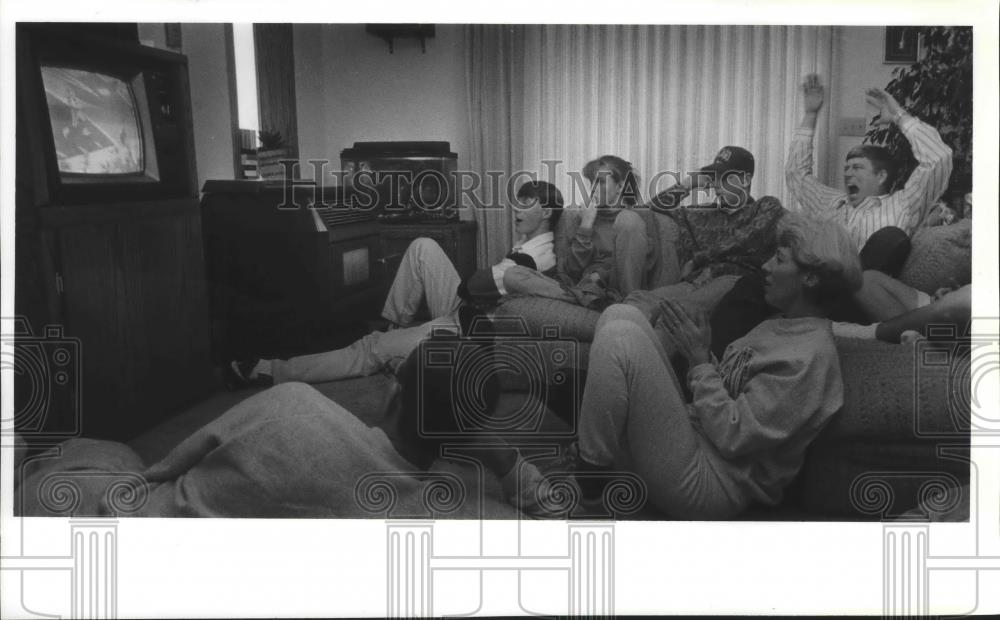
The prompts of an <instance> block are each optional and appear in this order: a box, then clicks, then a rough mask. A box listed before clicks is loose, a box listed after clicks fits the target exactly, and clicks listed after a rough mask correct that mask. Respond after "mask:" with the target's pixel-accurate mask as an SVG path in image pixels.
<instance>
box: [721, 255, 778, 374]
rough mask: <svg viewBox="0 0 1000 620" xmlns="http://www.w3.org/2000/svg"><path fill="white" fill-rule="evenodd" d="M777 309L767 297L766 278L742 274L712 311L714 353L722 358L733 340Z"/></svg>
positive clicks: (746, 332)
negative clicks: (765, 295)
mask: <svg viewBox="0 0 1000 620" xmlns="http://www.w3.org/2000/svg"><path fill="white" fill-rule="evenodd" d="M776 312H777V310H775V309H774V308H772V307H771V306H770V304H768V303H767V301H766V300H765V299H764V278H763V277H761V276H760V275H748V276H743V277H742V278H740V279H739V280H737V281H736V284H735V285H733V287H732V288H731V289H730V290H729V292H728V293H726V294H725V295H723V297H722V299H721V300H720V301H719V303H718V304H716V306H715V309H714V310H712V312H711V313H710V314H709V321H710V324H711V327H712V353H714V354H715V357H717V358H719V359H722V356H723V354H724V353H725V352H726V347H728V346H729V343H730V342H732V341H734V340H736V339H737V338H742V337H743V336H746V335H747V334H748V333H749V332H750V330H751V329H753V328H754V327H756V326H757V325H759V324H760V323H762V322H763V321H765V320H766V319H768V318H769V317H770V316H772V315H773V314H774V313H776Z"/></svg>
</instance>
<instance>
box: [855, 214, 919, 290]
mask: <svg viewBox="0 0 1000 620" xmlns="http://www.w3.org/2000/svg"><path fill="white" fill-rule="evenodd" d="M911 247H912V246H911V244H910V237H909V235H907V234H906V233H905V232H903V229H901V228H897V227H895V226H886V227H885V228H880V229H878V230H876V231H875V232H874V233H872V236H871V237H868V241H866V242H865V246H864V247H863V248H861V252H860V254H859V257H860V258H861V267H862V268H863V269H876V270H878V271H881V272H882V273H884V274H886V275H889V276H892V277H893V278H898V277H899V274H900V273H901V272H902V271H903V265H904V264H905V263H906V258H907V257H908V256H909V255H910V248H911Z"/></svg>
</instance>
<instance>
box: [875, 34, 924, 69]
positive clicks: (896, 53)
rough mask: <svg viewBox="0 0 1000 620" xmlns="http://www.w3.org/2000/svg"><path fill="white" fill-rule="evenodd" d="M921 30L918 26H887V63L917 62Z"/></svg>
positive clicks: (885, 61)
mask: <svg viewBox="0 0 1000 620" xmlns="http://www.w3.org/2000/svg"><path fill="white" fill-rule="evenodd" d="M919 46H920V32H919V30H918V29H917V27H916V26H886V27H885V60H884V61H883V62H884V63H885V64H909V63H911V62H917V52H918V49H919Z"/></svg>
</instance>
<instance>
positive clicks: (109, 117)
mask: <svg viewBox="0 0 1000 620" xmlns="http://www.w3.org/2000/svg"><path fill="white" fill-rule="evenodd" d="M42 81H43V83H44V84H45V99H46V103H47V104H48V108H49V118H50V119H51V121H52V137H53V139H54V140H55V145H56V158H57V160H58V162H59V171H60V172H67V173H81V174H135V173H141V172H143V171H144V169H145V168H144V163H143V148H142V139H141V136H142V133H141V131H142V130H141V128H140V125H139V118H138V116H137V114H136V104H135V98H134V97H133V96H132V90H131V88H130V87H129V85H128V84H127V83H125V82H124V81H123V80H121V79H119V78H116V77H113V76H110V75H105V74H103V73H98V72H96V71H86V70H80V69H67V68H65V67H42Z"/></svg>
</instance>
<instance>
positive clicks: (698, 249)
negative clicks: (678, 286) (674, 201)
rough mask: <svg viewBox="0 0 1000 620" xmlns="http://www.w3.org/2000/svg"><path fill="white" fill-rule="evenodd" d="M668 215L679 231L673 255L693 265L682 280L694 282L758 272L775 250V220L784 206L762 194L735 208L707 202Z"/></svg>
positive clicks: (783, 211)
mask: <svg viewBox="0 0 1000 620" xmlns="http://www.w3.org/2000/svg"><path fill="white" fill-rule="evenodd" d="M668 214H669V216H670V217H672V218H673V219H674V220H676V221H677V227H678V229H679V230H680V237H679V239H678V241H679V243H678V245H679V247H678V249H677V258H678V260H679V261H680V263H681V264H682V265H683V264H685V263H687V262H688V261H691V262H692V264H693V266H694V270H693V271H692V272H691V273H690V274H689V275H688V276H687V277H686V278H685V279H686V280H688V281H696V280H708V279H711V278H717V277H719V276H722V275H741V276H742V275H749V274H752V273H759V272H760V268H761V267H762V266H763V265H764V263H766V262H767V261H768V260H769V259H770V258H771V256H772V255H773V254H774V252H775V250H776V245H777V228H778V220H779V219H781V216H782V215H784V214H785V209H784V207H782V206H781V201H780V200H778V199H777V198H775V197H774V196H764V197H763V198H761V199H760V200H754V199H753V198H750V200H749V201H748V202H747V204H745V205H743V206H742V207H740V208H739V209H735V210H726V209H722V208H720V207H719V205H718V204H717V203H711V204H705V205H697V206H692V207H680V208H678V209H675V210H673V211H669V212H668Z"/></svg>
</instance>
